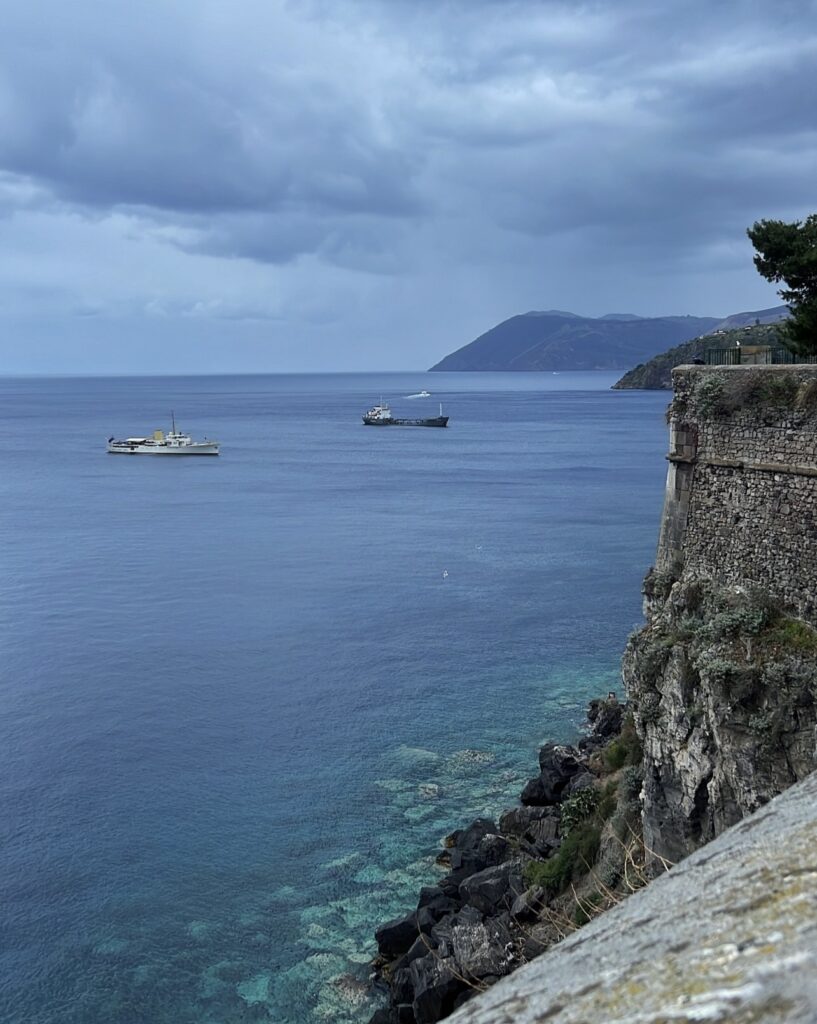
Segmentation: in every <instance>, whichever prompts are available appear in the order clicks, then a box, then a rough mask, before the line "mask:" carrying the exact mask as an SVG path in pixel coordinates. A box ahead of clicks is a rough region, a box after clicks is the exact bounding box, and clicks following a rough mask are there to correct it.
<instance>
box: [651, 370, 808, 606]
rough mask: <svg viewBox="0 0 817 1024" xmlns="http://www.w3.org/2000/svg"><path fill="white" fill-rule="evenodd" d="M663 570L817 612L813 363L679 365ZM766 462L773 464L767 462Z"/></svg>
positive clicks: (661, 551)
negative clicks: (763, 593) (759, 592)
mask: <svg viewBox="0 0 817 1024" xmlns="http://www.w3.org/2000/svg"><path fill="white" fill-rule="evenodd" d="M672 376H673V385H674V388H675V398H674V400H673V403H672V406H671V407H670V408H671V413H672V415H671V419H670V455H671V457H679V458H683V459H684V461H683V462H670V468H669V474H668V479H667V491H666V501H665V505H664V516H663V521H662V529H661V538H660V541H659V553H658V561H657V566H658V568H659V570H664V569H667V568H669V567H671V566H672V565H674V564H680V565H683V567H684V569H685V570H686V571H688V572H691V573H693V574H695V575H697V576H702V577H706V578H711V579H716V580H717V581H718V582H719V583H720V584H721V585H726V584H738V585H745V584H747V583H754V584H756V585H759V586H761V587H763V588H764V589H766V590H768V591H769V592H770V593H772V594H774V595H775V596H776V597H777V598H779V599H780V600H781V601H782V602H783V604H784V605H785V606H786V607H788V608H789V609H791V610H792V611H793V612H795V613H796V614H799V615H803V616H805V617H806V618H813V617H814V616H815V615H817V543H815V540H817V475H806V474H808V473H811V474H817V407H816V406H815V401H814V397H815V382H817V367H815V366H733V367H715V366H696V367H693V366H682V367H678V368H676V369H675V370H674V371H673V375H672ZM764 467H765V468H764Z"/></svg>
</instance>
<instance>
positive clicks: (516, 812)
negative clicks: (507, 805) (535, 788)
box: [499, 807, 561, 856]
mask: <svg viewBox="0 0 817 1024" xmlns="http://www.w3.org/2000/svg"><path fill="white" fill-rule="evenodd" d="M560 816H561V812H560V810H559V808H558V807H514V808H513V809H512V810H509V811H506V812H505V813H504V814H503V815H502V817H501V818H500V819H499V827H500V828H501V829H502V831H503V832H506V833H507V834H508V835H511V836H518V837H519V838H520V839H524V840H525V841H526V842H528V843H530V844H531V846H532V847H533V848H534V850H535V851H537V852H538V853H540V854H542V855H543V856H546V855H547V854H548V853H549V852H550V851H551V850H552V849H554V848H555V847H556V846H557V845H558V836H559V819H560Z"/></svg>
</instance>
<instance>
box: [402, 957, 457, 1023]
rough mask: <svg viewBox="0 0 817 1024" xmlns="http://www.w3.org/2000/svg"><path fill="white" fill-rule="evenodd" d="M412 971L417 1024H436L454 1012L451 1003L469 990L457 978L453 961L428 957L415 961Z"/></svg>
mask: <svg viewBox="0 0 817 1024" xmlns="http://www.w3.org/2000/svg"><path fill="white" fill-rule="evenodd" d="M409 970H410V971H411V980H412V987H413V990H414V999H413V1000H412V1004H411V1007H412V1010H413V1011H414V1019H415V1020H416V1022H417V1024H436V1022H437V1021H438V1020H442V1019H443V1017H447V1016H448V1015H449V1014H450V1013H451V1012H452V1011H453V1010H454V1008H455V1007H454V1002H455V1000H456V998H457V996H458V995H459V994H460V992H462V991H463V989H466V988H467V987H468V986H467V985H466V984H465V982H463V981H461V980H460V978H458V977H457V969H456V964H455V963H454V960H453V959H451V958H444V957H440V956H437V955H436V954H434V953H430V954H429V955H428V956H425V957H423V958H422V959H421V960H415V961H414V963H413V964H412V965H411V967H410V968H409Z"/></svg>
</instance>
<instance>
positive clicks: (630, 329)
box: [431, 309, 749, 371]
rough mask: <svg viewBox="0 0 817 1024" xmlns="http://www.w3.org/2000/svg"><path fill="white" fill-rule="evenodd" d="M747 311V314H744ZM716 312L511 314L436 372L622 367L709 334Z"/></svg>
mask: <svg viewBox="0 0 817 1024" xmlns="http://www.w3.org/2000/svg"><path fill="white" fill-rule="evenodd" d="M746 315H749V314H746ZM720 322H721V321H720V320H719V318H718V317H712V316H664V317H637V316H635V315H634V314H630V313H608V314H607V315H606V316H603V317H586V316H578V315H577V314H576V313H566V312H563V311H561V310H555V309H552V310H547V311H546V312H530V313H524V314H522V315H520V316H512V317H511V318H510V320H504V321H503V322H502V323H501V324H497V326H496V327H492V328H491V330H490V331H486V333H485V334H481V335H480V336H479V337H478V338H477V339H476V340H475V341H472V342H470V344H468V345H464V346H463V347H462V348H460V349H458V350H457V351H456V352H452V353H451V354H450V355H448V356H446V357H445V359H442V360H440V362H439V363H437V364H436V366H432V367H431V369H432V370H518V371H525V370H618V369H623V368H624V367H626V366H632V365H633V364H634V363H639V362H644V361H645V360H647V359H650V358H652V356H654V355H656V354H657V353H658V352H661V351H663V350H664V349H666V348H668V347H669V346H670V345H677V344H678V343H679V342H681V341H686V340H687V339H688V338H692V337H694V336H695V335H698V334H706V333H707V332H708V331H711V330H713V329H715V328H716V327H717V325H718V324H719V323H720Z"/></svg>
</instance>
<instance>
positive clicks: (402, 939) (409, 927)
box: [374, 914, 417, 957]
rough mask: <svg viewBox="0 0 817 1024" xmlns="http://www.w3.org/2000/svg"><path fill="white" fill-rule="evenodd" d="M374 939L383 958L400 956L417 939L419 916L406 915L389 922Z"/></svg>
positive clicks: (375, 934)
mask: <svg viewBox="0 0 817 1024" xmlns="http://www.w3.org/2000/svg"><path fill="white" fill-rule="evenodd" d="M374 937H375V939H377V949H378V952H379V953H380V954H381V956H387V957H396V956H400V954H401V953H405V952H406V950H407V949H408V948H409V946H411V944H412V943H413V942H414V940H415V939H416V938H417V915H416V914H406V915H405V917H397V918H395V919H394V920H393V921H387V922H386V923H385V924H383V925H381V926H380V927H379V928H378V929H377V930H376V931H375V933H374Z"/></svg>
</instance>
